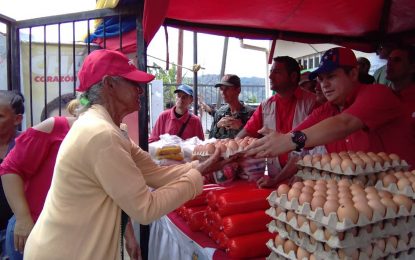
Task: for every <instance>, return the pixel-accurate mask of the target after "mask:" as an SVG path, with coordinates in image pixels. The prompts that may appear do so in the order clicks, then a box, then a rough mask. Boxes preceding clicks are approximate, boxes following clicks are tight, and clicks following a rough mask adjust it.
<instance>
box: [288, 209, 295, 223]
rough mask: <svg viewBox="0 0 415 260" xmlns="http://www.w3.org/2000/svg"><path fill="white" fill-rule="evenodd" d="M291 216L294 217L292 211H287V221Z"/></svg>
mask: <svg viewBox="0 0 415 260" xmlns="http://www.w3.org/2000/svg"><path fill="white" fill-rule="evenodd" d="M292 218H296V216H295V213H294V211H290V210H289V211H287V221H288V222H289V221H291V219H292Z"/></svg>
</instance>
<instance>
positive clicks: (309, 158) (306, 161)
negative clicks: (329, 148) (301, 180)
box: [303, 154, 313, 165]
mask: <svg viewBox="0 0 415 260" xmlns="http://www.w3.org/2000/svg"><path fill="white" fill-rule="evenodd" d="M312 159H313V156H311V155H310V154H307V155H305V156H304V157H303V162H304V165H312V163H311V161H312Z"/></svg>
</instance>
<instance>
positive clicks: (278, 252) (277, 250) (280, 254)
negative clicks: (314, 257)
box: [266, 239, 320, 260]
mask: <svg viewBox="0 0 415 260" xmlns="http://www.w3.org/2000/svg"><path fill="white" fill-rule="evenodd" d="M266 245H267V247H268V248H269V249H270V250H271V254H270V255H269V256H268V257H267V258H266V259H293V260H296V259H297V256H296V253H295V252H294V251H292V250H291V251H290V252H289V253H288V254H286V253H285V252H284V249H283V247H282V246H281V245H279V246H275V244H274V240H273V239H270V240H268V242H267V243H266ZM273 253H274V254H273ZM301 260H308V259H306V258H303V259H301ZM319 260H320V259H319Z"/></svg>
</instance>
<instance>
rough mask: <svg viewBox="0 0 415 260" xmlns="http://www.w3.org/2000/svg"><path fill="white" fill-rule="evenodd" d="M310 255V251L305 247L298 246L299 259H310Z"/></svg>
mask: <svg viewBox="0 0 415 260" xmlns="http://www.w3.org/2000/svg"><path fill="white" fill-rule="evenodd" d="M309 257H310V253H309V252H308V251H307V250H305V249H303V248H302V247H298V249H297V259H304V258H305V259H308V258H309Z"/></svg>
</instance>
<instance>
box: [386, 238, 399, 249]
mask: <svg viewBox="0 0 415 260" xmlns="http://www.w3.org/2000/svg"><path fill="white" fill-rule="evenodd" d="M387 243H388V244H389V245H392V247H393V249H396V247H397V246H398V238H397V237H396V236H391V237H388V241H387Z"/></svg>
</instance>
